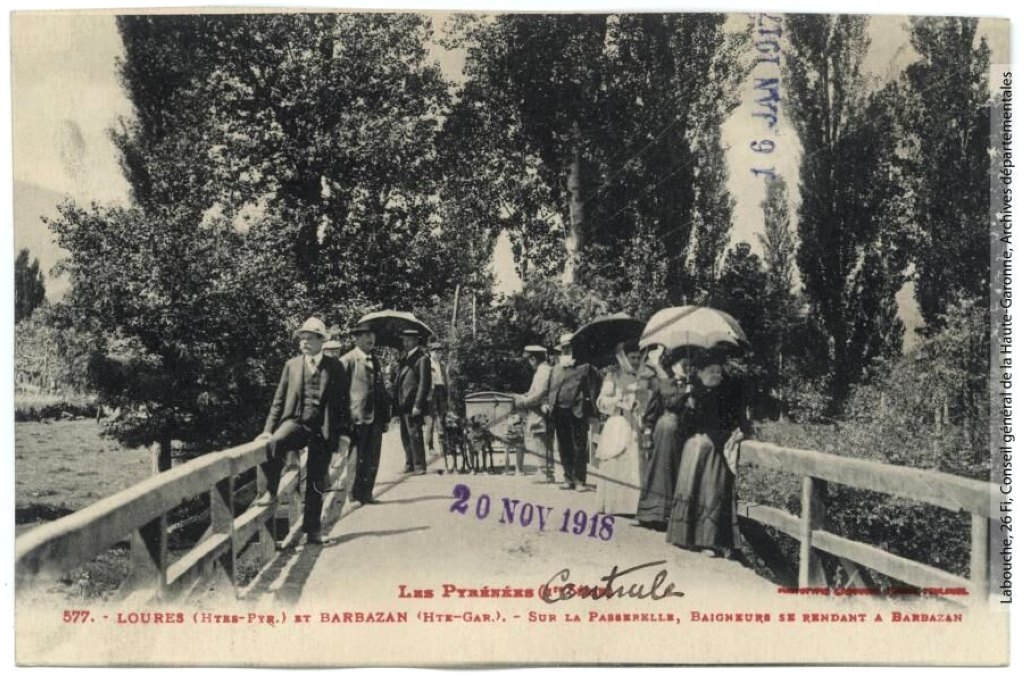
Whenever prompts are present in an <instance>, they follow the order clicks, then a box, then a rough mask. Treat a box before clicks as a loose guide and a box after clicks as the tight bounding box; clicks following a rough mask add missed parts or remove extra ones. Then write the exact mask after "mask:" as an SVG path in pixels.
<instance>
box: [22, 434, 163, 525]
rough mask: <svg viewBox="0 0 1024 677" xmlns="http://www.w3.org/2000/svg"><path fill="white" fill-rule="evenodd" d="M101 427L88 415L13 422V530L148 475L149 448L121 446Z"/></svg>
mask: <svg viewBox="0 0 1024 677" xmlns="http://www.w3.org/2000/svg"><path fill="white" fill-rule="evenodd" d="M99 433H100V427H99V425H97V423H96V422H95V421H94V420H91V419H79V420H59V421H32V422H18V423H15V424H14V487H15V488H14V504H15V523H16V525H17V526H16V529H17V533H21V532H23V531H25V530H26V529H29V528H31V527H32V526H34V525H35V524H36V523H38V522H40V521H47V520H51V519H56V518H57V517H60V516H62V515H66V514H68V513H70V512H73V511H75V510H78V509H80V508H83V507H85V506H87V505H89V504H90V503H94V502H96V501H97V500H99V499H101V498H104V497H106V496H109V495H111V494H114V493H116V492H118V491H120V490H121V489H124V488H126V487H128V486H131V485H132V484H134V483H136V482H138V481H139V480H141V479H144V478H146V477H148V476H149V475H150V469H151V453H150V451H149V450H148V449H125V448H123V447H121V446H120V445H119V444H118V443H117V442H114V441H113V440H109V439H104V438H102V437H100V434H99Z"/></svg>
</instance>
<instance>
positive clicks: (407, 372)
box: [393, 329, 431, 475]
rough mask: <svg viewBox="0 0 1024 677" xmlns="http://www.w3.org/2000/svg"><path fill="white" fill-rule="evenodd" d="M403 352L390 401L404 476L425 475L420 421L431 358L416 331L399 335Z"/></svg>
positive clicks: (426, 398)
mask: <svg viewBox="0 0 1024 677" xmlns="http://www.w3.org/2000/svg"><path fill="white" fill-rule="evenodd" d="M402 349H403V355H402V358H401V360H400V361H399V363H398V372H397V374H396V376H395V391H394V394H393V400H394V403H395V413H396V414H397V415H398V416H399V421H400V423H401V432H402V446H403V447H404V448H405V472H406V473H413V474H415V475H424V474H426V472H427V452H426V449H425V448H424V445H423V417H424V416H425V415H426V413H427V407H428V406H429V400H430V392H431V383H430V356H429V355H427V351H425V350H424V349H423V347H422V346H421V345H420V333H419V331H417V330H415V329H407V330H404V331H403V332H402Z"/></svg>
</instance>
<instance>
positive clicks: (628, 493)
mask: <svg viewBox="0 0 1024 677" xmlns="http://www.w3.org/2000/svg"><path fill="white" fill-rule="evenodd" d="M642 331H643V323H642V322H640V321H639V320H635V319H633V318H631V317H629V316H628V315H626V314H625V313H616V314H614V315H608V316H605V317H599V318H597V319H596V320H594V321H593V322H591V323H589V324H588V325H586V326H585V327H583V328H581V329H580V330H579V331H577V332H576V334H575V335H574V336H573V341H574V345H575V346H576V347H575V348H574V350H576V351H578V352H580V353H581V354H583V356H584V358H585V359H587V360H588V361H589V362H590V363H591V364H593V365H595V366H598V367H603V366H608V365H610V368H609V369H608V370H607V372H606V373H605V376H604V380H603V382H602V384H601V391H600V394H599V395H598V397H597V409H598V411H600V412H601V413H602V414H605V415H606V416H608V417H609V418H608V420H607V421H605V424H604V427H603V428H602V430H601V437H600V439H599V441H598V444H597V449H596V451H595V456H596V463H595V464H596V465H597V468H598V473H597V480H596V484H597V501H598V509H599V510H600V511H601V512H603V513H607V514H610V515H615V514H618V515H635V514H636V506H637V502H638V501H639V499H640V478H641V475H642V472H643V460H642V459H641V455H640V415H641V413H643V411H644V408H645V407H646V406H647V398H648V396H649V390H648V382H649V380H650V377H651V376H653V373H652V372H651V371H650V370H649V369H648V368H646V367H644V366H642V365H641V357H642V354H641V351H640V346H639V343H638V341H639V339H640V334H641V332H642Z"/></svg>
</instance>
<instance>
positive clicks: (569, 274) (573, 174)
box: [562, 122, 583, 285]
mask: <svg viewBox="0 0 1024 677" xmlns="http://www.w3.org/2000/svg"><path fill="white" fill-rule="evenodd" d="M572 137H573V141H572V157H571V159H570V161H569V172H568V177H567V180H566V188H567V189H568V191H569V223H568V227H567V228H566V231H565V268H564V270H563V272H562V283H563V284H566V285H570V284H576V278H577V273H578V268H579V262H580V249H581V247H582V246H583V195H582V191H581V185H582V181H581V179H580V173H581V166H580V165H581V161H580V149H581V147H582V145H583V138H582V137H583V134H582V132H581V131H580V125H579V122H573V123H572Z"/></svg>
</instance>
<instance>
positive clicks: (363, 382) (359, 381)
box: [341, 324, 391, 507]
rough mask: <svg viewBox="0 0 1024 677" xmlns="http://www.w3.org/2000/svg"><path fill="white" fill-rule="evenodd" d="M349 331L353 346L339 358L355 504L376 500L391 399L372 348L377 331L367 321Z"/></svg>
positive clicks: (375, 340)
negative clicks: (345, 379) (345, 387)
mask: <svg viewBox="0 0 1024 677" xmlns="http://www.w3.org/2000/svg"><path fill="white" fill-rule="evenodd" d="M349 333H350V334H351V335H352V339H353V341H355V344H356V345H355V347H354V348H352V350H350V351H348V352H347V353H345V354H344V355H343V356H342V358H341V366H342V367H343V368H344V369H345V374H346V375H347V377H348V380H349V384H350V386H349V388H350V390H349V411H350V415H351V418H352V444H353V445H354V446H355V453H356V470H355V478H354V479H353V481H352V489H351V494H352V496H351V498H352V501H353V505H355V507H360V506H361V505H365V504H368V503H376V502H377V501H376V500H375V499H374V498H373V485H374V484H375V483H376V481H377V469H378V468H379V467H380V448H381V440H382V438H383V436H384V433H385V432H386V431H387V429H388V421H390V420H391V402H390V398H389V397H388V391H387V386H385V384H384V374H383V371H382V370H381V364H380V360H378V359H377V356H376V355H375V354H374V352H373V349H374V347H375V345H376V343H377V335H376V334H375V333H374V331H373V329H372V328H371V327H370V325H368V324H357V325H356V326H355V327H353V328H352V329H351V330H350V331H349Z"/></svg>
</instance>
